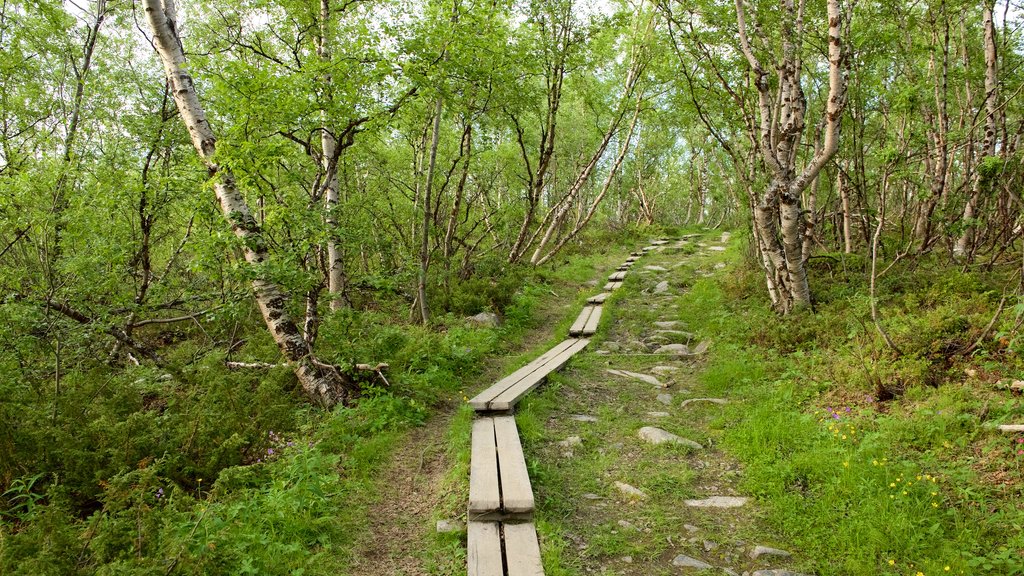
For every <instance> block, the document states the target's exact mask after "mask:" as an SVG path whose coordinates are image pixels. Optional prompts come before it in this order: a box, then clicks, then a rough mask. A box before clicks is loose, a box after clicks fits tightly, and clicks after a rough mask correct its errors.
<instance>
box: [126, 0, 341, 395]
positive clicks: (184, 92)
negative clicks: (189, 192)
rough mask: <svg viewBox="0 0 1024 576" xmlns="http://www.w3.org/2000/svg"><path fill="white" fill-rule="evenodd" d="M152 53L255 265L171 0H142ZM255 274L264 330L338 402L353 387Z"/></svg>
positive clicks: (244, 211)
mask: <svg viewBox="0 0 1024 576" xmlns="http://www.w3.org/2000/svg"><path fill="white" fill-rule="evenodd" d="M143 5H144V7H145V10H146V16H147V18H148V19H149V25H150V27H151V28H152V30H153V39H154V40H155V44H156V51H157V54H158V55H159V56H160V60H161V62H162V63H163V66H164V72H165V73H166V75H167V82H168V84H169V85H170V89H171V94H173V96H174V102H175V104H176V105H177V107H178V112H179V114H180V115H181V119H182V121H183V122H184V123H185V126H186V127H187V128H188V132H189V136H190V137H191V139H192V144H193V145H194V146H195V148H196V151H197V152H198V153H199V157H200V158H201V159H202V160H203V163H205V164H206V167H207V169H208V170H209V172H210V176H211V177H212V178H213V180H214V192H215V193H216V195H217V200H218V202H219V203H220V208H221V211H222V212H223V213H224V217H225V218H226V219H227V220H228V222H229V223H230V225H231V229H232V231H233V232H234V233H235V236H237V237H238V238H239V239H240V240H241V241H242V245H243V247H244V251H245V259H246V261H247V262H248V263H249V264H250V265H251V266H253V268H254V269H257V270H258V269H259V268H262V267H264V265H265V264H266V263H267V262H268V260H269V254H268V252H267V243H266V240H265V239H264V237H263V230H262V229H261V228H260V225H259V223H258V222H257V221H256V219H255V218H253V216H252V213H251V212H250V210H249V206H248V205H247V204H246V202H245V198H244V197H243V196H242V194H241V192H240V191H239V190H238V186H237V184H236V182H235V178H234V175H233V174H232V173H231V170H230V169H228V168H223V167H221V166H219V165H218V164H217V163H216V162H214V152H215V150H216V142H217V139H216V137H215V136H214V133H213V129H212V128H211V127H210V123H209V122H208V121H207V120H206V113H205V112H204V111H203V106H202V104H201V103H200V102H199V96H198V94H197V93H196V89H195V85H194V83H193V81H192V76H191V75H190V74H189V73H188V71H187V70H186V69H185V54H184V51H183V49H182V46H181V40H180V38H179V37H178V32H177V30H176V29H175V9H174V0H143ZM260 276H261V275H259V274H258V275H257V277H256V278H255V279H254V280H253V281H252V288H253V293H254V295H255V297H256V302H257V304H258V305H259V308H260V311H261V312H262V313H263V319H264V321H266V324H267V328H268V329H269V330H270V333H271V335H272V336H273V337H274V341H275V342H277V345H278V347H279V348H280V349H281V353H282V354H283V355H284V357H285V360H286V361H287V362H288V364H289V365H291V366H292V368H293V369H294V370H295V375H296V377H298V380H299V384H300V385H301V386H302V389H303V390H304V391H305V393H306V394H307V395H308V396H309V397H310V398H311V399H313V400H314V401H315V402H318V403H320V404H322V405H324V406H333V405H335V404H337V403H339V402H343V401H344V400H345V399H346V398H347V397H348V394H349V393H350V392H351V391H352V389H353V388H352V384H351V382H349V381H348V380H347V379H346V378H345V377H344V376H343V375H342V374H341V373H340V372H338V370H337V369H336V368H335V367H333V366H330V365H326V364H324V363H321V362H319V361H318V360H317V359H316V357H315V356H314V355H313V352H312V350H311V349H310V347H309V343H307V342H306V340H305V339H304V338H303V335H302V332H300V331H299V328H298V326H296V324H295V322H294V321H293V320H292V317H291V316H290V315H289V314H288V310H287V308H286V302H287V298H286V296H285V294H284V291H283V290H281V288H280V287H279V286H278V285H277V284H275V283H273V282H271V281H269V280H267V279H265V278H262V277H260Z"/></svg>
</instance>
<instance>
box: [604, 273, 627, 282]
mask: <svg viewBox="0 0 1024 576" xmlns="http://www.w3.org/2000/svg"><path fill="white" fill-rule="evenodd" d="M625 278H626V272H625V271H622V272H615V273H614V274H612V275H611V276H609V277H608V280H609V281H611V282H622V281H623V280H624V279H625Z"/></svg>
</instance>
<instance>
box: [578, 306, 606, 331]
mask: <svg viewBox="0 0 1024 576" xmlns="http://www.w3.org/2000/svg"><path fill="white" fill-rule="evenodd" d="M602 308H604V307H603V306H595V307H594V311H593V312H591V313H590V318H588V319H587V324H586V326H584V327H583V331H582V332H581V334H583V335H584V336H593V335H594V333H595V332H597V325H598V324H599V323H600V322H601V309H602Z"/></svg>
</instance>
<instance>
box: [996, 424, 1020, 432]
mask: <svg viewBox="0 0 1024 576" xmlns="http://www.w3.org/2000/svg"><path fill="white" fill-rule="evenodd" d="M999 429H1000V430H1001V431H1003V432H1024V425H1022V424H1000V425H999Z"/></svg>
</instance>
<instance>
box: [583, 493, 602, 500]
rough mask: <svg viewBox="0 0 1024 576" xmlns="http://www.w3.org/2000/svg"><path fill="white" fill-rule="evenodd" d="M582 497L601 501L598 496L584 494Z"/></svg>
mask: <svg viewBox="0 0 1024 576" xmlns="http://www.w3.org/2000/svg"><path fill="white" fill-rule="evenodd" d="M583 497H584V498H586V499H587V500H601V497H600V496H598V495H597V494H589V493H588V494H584V495H583Z"/></svg>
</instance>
